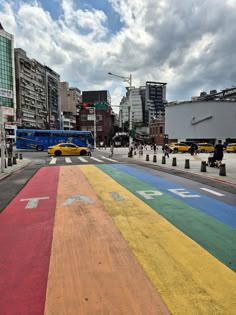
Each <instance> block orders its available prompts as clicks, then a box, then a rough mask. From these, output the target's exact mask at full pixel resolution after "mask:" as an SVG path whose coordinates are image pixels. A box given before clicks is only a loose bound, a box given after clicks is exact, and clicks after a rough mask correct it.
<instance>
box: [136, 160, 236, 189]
mask: <svg viewBox="0 0 236 315" xmlns="http://www.w3.org/2000/svg"><path fill="white" fill-rule="evenodd" d="M134 161H138V162H139V163H143V164H145V165H153V166H157V167H158V168H160V169H161V170H163V171H164V170H167V171H169V172H170V171H173V170H174V171H175V172H178V173H179V174H180V175H181V173H182V174H189V175H191V174H192V175H194V176H198V177H201V178H204V179H209V180H213V181H216V182H220V183H222V184H227V185H230V186H236V183H235V182H232V181H230V180H225V179H221V178H215V177H212V176H204V175H202V174H198V173H194V172H188V171H186V170H185V169H183V170H181V169H176V168H173V167H168V166H162V165H159V164H156V163H153V162H152V161H149V163H147V161H143V160H142V161H139V160H138V159H134ZM161 170H160V171H161Z"/></svg>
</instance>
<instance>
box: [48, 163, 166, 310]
mask: <svg viewBox="0 0 236 315" xmlns="http://www.w3.org/2000/svg"><path fill="white" fill-rule="evenodd" d="M86 167H88V168H93V167H94V166H86ZM101 185H102V183H101ZM72 194H73V195H74V196H75V195H80V198H82V199H83V198H84V197H83V196H86V198H89V199H90V200H91V203H86V202H84V201H82V200H80V201H79V200H78V201H76V202H74V203H71V204H67V205H66V203H65V200H68V199H69V198H71V195H72ZM63 204H64V205H63ZM45 314H70V315H73V314H75V315H77V314H169V312H168V310H167V308H166V306H165V305H164V304H163V302H162V300H161V299H160V297H159V295H158V294H157V292H156V291H155V289H154V287H153V285H152V283H151V282H150V280H149V279H148V278H147V277H146V275H145V273H144V272H143V270H142V268H141V266H140V265H139V263H138V262H137V260H136V258H135V257H134V255H133V254H132V252H131V251H130V249H129V247H128V244H127V242H126V241H125V240H124V238H123V237H122V236H121V234H120V232H119V231H118V229H117V228H116V226H115V225H114V224H113V221H112V219H111V218H110V216H109V215H108V213H107V211H106V209H105V208H104V206H103V205H102V203H101V201H100V200H99V199H98V197H97V196H96V194H95V193H94V191H93V189H92V187H91V186H90V184H89V183H88V181H87V179H86V177H85V176H84V175H83V173H82V172H81V170H80V166H65V167H61V168H60V175H59V185H58V199H57V208H56V214H55V225H54V233H53V244H52V253H51V259H50V268H49V276H48V286H47V296H46V304H45Z"/></svg>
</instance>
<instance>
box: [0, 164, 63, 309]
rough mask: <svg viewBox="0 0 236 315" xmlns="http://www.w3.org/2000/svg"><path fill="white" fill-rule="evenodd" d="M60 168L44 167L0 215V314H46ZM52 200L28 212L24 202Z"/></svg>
mask: <svg viewBox="0 0 236 315" xmlns="http://www.w3.org/2000/svg"><path fill="white" fill-rule="evenodd" d="M58 178H59V167H44V168H41V169H40V170H39V171H38V172H37V174H36V175H35V176H34V177H33V178H32V179H31V180H30V181H29V182H28V184H27V185H26V186H25V187H24V188H23V190H22V191H21V192H20V193H19V194H18V195H17V196H16V197H15V199H14V200H13V201H12V202H11V203H10V204H9V205H8V206H7V208H6V209H5V210H4V211H3V212H2V213H1V215H0V313H1V314H10V315H13V314H17V315H21V314H22V315H27V314H34V315H38V314H43V312H44V305H45V297H46V286H47V278H48V269H49V259H50V252H51V244H52V235H53V225H54V214H55V208H56V195H57V183H58ZM36 197H39V198H40V197H49V199H46V200H40V201H39V203H38V205H37V208H35V209H26V206H27V204H28V201H21V199H28V198H36Z"/></svg>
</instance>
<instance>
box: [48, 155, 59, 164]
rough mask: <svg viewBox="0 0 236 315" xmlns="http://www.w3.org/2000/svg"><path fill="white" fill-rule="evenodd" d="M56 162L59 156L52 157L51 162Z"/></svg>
mask: <svg viewBox="0 0 236 315" xmlns="http://www.w3.org/2000/svg"><path fill="white" fill-rule="evenodd" d="M56 162H57V158H55V157H52V158H51V161H50V162H49V164H56Z"/></svg>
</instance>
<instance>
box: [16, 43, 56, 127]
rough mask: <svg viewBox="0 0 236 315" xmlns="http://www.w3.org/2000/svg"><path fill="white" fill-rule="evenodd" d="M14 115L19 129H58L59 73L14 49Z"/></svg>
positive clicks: (19, 49) (20, 50)
mask: <svg viewBox="0 0 236 315" xmlns="http://www.w3.org/2000/svg"><path fill="white" fill-rule="evenodd" d="M15 73H16V95H17V97H16V108H17V110H16V116H17V120H18V121H19V127H21V128H34V129H60V127H61V108H60V76H59V75H58V74H57V73H56V72H54V71H53V70H52V69H50V68H49V67H47V66H44V65H42V64H41V63H39V62H38V61H37V60H35V59H30V58H28V57H27V54H26V52H25V51H24V50H23V49H21V48H16V49H15Z"/></svg>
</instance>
